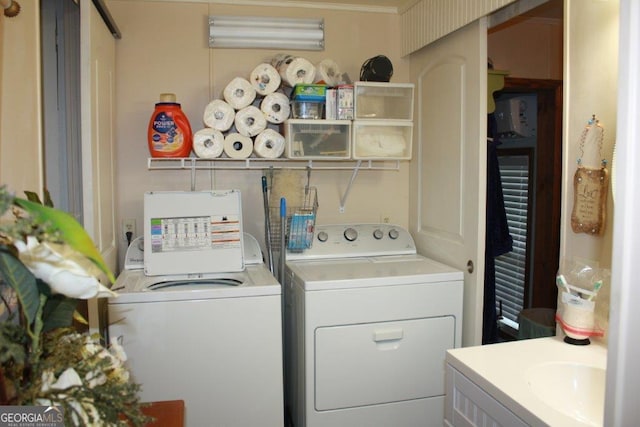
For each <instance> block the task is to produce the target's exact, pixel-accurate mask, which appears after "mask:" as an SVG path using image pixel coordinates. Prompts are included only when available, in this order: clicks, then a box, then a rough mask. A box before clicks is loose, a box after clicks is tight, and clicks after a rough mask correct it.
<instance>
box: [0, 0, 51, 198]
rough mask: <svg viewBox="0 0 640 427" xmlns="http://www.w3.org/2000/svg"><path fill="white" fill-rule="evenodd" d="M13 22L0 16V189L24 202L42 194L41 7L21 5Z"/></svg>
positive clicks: (25, 3) (34, 4)
mask: <svg viewBox="0 0 640 427" xmlns="http://www.w3.org/2000/svg"><path fill="white" fill-rule="evenodd" d="M20 6H21V10H20V13H19V14H18V15H17V16H15V17H13V18H6V17H5V16H4V14H0V46H1V48H0V69H1V70H0V93H1V94H2V96H1V97H0V112H1V113H2V114H1V115H0V185H2V184H4V185H7V187H8V189H9V190H10V191H14V192H15V193H16V194H17V195H19V196H23V195H24V194H23V192H24V191H25V190H30V191H36V192H38V193H41V191H42V189H43V185H44V184H43V183H44V172H43V167H42V159H43V149H42V137H41V135H42V115H41V112H40V111H41V98H40V96H41V93H40V92H41V91H40V31H39V28H40V7H39V3H38V2H37V1H23V2H20Z"/></svg>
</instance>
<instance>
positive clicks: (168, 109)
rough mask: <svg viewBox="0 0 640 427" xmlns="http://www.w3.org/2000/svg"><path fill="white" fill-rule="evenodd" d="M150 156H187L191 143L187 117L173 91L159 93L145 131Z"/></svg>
mask: <svg viewBox="0 0 640 427" xmlns="http://www.w3.org/2000/svg"><path fill="white" fill-rule="evenodd" d="M147 137H148V142H149V152H150V153H151V157H189V155H190V154H191V147H192V145H193V139H192V138H193V137H192V133H191V125H190V124H189V119H187V116H186V115H185V114H184V113H183V112H182V108H180V104H178V103H177V102H176V95H175V94H173V93H161V94H160V102H158V103H157V104H156V108H155V110H154V111H153V115H152V116H151V120H149V128H148V132H147Z"/></svg>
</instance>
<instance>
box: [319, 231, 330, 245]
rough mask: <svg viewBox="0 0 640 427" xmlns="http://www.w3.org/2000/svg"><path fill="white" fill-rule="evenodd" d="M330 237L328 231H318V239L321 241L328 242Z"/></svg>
mask: <svg viewBox="0 0 640 427" xmlns="http://www.w3.org/2000/svg"><path fill="white" fill-rule="evenodd" d="M328 239H329V235H328V234H327V232H326V231H321V232H319V233H318V240H320V241H321V242H326V241H327V240H328Z"/></svg>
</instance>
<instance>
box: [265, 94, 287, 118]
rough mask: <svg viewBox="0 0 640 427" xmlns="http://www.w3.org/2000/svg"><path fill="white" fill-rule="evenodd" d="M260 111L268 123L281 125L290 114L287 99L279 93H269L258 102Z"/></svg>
mask: <svg viewBox="0 0 640 427" xmlns="http://www.w3.org/2000/svg"><path fill="white" fill-rule="evenodd" d="M260 111H262V114H264V117H265V118H266V119H267V121H268V122H269V123H273V124H280V123H283V122H284V121H285V120H287V119H288V118H289V114H291V106H290V105H289V98H288V97H287V95H285V94H284V93H281V92H274V93H270V94H269V95H267V96H265V97H264V98H263V99H262V101H261V102H260Z"/></svg>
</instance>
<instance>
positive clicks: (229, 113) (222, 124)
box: [204, 99, 236, 132]
mask: <svg viewBox="0 0 640 427" xmlns="http://www.w3.org/2000/svg"><path fill="white" fill-rule="evenodd" d="M235 115H236V111H235V110H234V108H233V107H232V106H231V105H229V104H228V103H227V102H225V101H223V100H222V99H214V100H213V101H211V102H210V103H209V104H207V106H206V107H205V109H204V124H205V125H207V126H208V127H210V128H212V129H217V130H219V131H222V132H224V131H228V130H229V129H231V126H232V125H233V121H234V119H235Z"/></svg>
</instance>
